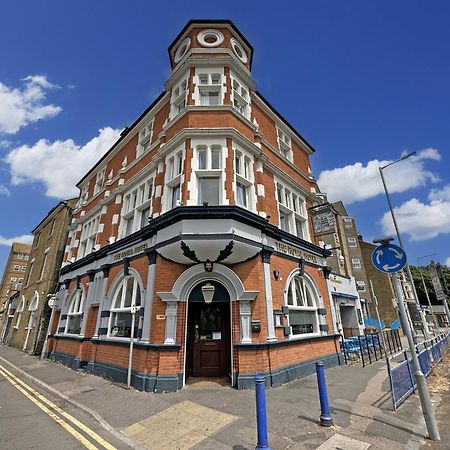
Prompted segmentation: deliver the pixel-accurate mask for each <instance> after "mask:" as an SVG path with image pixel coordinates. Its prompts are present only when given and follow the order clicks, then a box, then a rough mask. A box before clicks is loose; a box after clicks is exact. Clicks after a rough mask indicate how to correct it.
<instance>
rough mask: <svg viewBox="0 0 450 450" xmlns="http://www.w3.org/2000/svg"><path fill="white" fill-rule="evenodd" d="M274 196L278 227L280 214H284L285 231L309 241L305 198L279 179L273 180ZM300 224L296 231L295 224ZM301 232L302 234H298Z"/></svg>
mask: <svg viewBox="0 0 450 450" xmlns="http://www.w3.org/2000/svg"><path fill="white" fill-rule="evenodd" d="M275 196H276V200H277V204H278V214H279V215H278V218H279V228H281V229H283V228H282V227H281V215H284V216H286V220H287V228H288V229H287V230H284V231H287V232H288V233H291V234H293V235H294V236H297V237H299V238H301V239H303V240H305V241H310V235H309V227H308V213H307V210H306V200H305V198H304V197H303V195H301V194H300V192H298V191H296V190H295V189H292V188H291V187H290V186H287V185H286V184H284V183H283V182H281V181H279V180H275ZM298 224H299V225H300V226H301V233H298V229H297V225H298ZM299 234H302V235H303V236H299Z"/></svg>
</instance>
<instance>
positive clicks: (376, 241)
mask: <svg viewBox="0 0 450 450" xmlns="http://www.w3.org/2000/svg"><path fill="white" fill-rule="evenodd" d="M393 240H394V238H393V237H392V236H386V237H383V238H379V239H374V240H373V241H372V242H373V243H374V244H383V245H385V244H389V242H391V241H393Z"/></svg>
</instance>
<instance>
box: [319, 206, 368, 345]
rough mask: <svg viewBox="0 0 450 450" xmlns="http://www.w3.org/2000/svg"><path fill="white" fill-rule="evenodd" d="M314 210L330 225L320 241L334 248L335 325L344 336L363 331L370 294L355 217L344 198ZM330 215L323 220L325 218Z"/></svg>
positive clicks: (331, 281)
mask: <svg viewBox="0 0 450 450" xmlns="http://www.w3.org/2000/svg"><path fill="white" fill-rule="evenodd" d="M323 205H324V206H322V207H320V206H319V207H318V208H317V209H315V211H314V213H313V214H314V223H315V224H316V228H318V227H317V224H318V221H319V220H321V221H322V223H327V224H329V226H325V227H323V228H322V232H321V233H320V232H319V233H320V245H321V246H322V247H326V248H328V249H330V250H332V251H333V253H332V255H331V256H330V257H329V258H328V259H327V264H328V266H329V267H330V268H331V270H332V272H331V275H330V276H329V279H328V289H329V293H330V298H331V309H332V314H333V324H334V329H335V331H336V332H338V333H339V334H341V335H344V336H345V337H348V336H353V335H360V334H363V333H364V330H365V324H364V317H363V316H365V315H368V309H367V308H368V304H369V303H370V297H369V296H368V295H367V294H368V293H367V279H366V275H365V268H364V263H363V261H362V256H361V249H360V248H359V245H358V232H357V229H356V224H355V219H354V218H353V217H350V216H349V215H348V213H347V211H346V209H345V207H344V205H343V203H342V202H335V203H333V204H329V203H327V202H326V201H325V203H323ZM326 217H330V220H328V221H324V220H323V218H326Z"/></svg>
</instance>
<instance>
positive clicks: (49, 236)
mask: <svg viewBox="0 0 450 450" xmlns="http://www.w3.org/2000/svg"><path fill="white" fill-rule="evenodd" d="M55 224H56V217H54V218H53V219H52V222H51V226H50V233H49V235H48V238H49V239H50V238H51V237H52V235H53V232H54V231H55Z"/></svg>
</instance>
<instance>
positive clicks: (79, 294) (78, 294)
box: [64, 287, 85, 336]
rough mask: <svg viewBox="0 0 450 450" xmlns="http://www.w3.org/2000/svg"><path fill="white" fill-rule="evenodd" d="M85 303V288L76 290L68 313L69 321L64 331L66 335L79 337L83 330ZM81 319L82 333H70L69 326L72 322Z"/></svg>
mask: <svg viewBox="0 0 450 450" xmlns="http://www.w3.org/2000/svg"><path fill="white" fill-rule="evenodd" d="M84 303H85V295H84V289H83V288H81V287H80V288H77V289H75V292H74V293H73V294H72V298H71V299H70V303H69V309H68V311H67V321H66V327H65V329H64V333H65V334H72V335H74V336H79V335H81V333H82V330H83V317H82V316H83V308H84ZM78 318H79V319H80V325H79V326H80V331H79V332H78V333H72V332H70V331H69V325H70V322H71V321H72V320H77V319H78Z"/></svg>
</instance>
